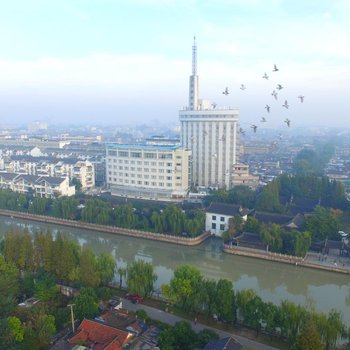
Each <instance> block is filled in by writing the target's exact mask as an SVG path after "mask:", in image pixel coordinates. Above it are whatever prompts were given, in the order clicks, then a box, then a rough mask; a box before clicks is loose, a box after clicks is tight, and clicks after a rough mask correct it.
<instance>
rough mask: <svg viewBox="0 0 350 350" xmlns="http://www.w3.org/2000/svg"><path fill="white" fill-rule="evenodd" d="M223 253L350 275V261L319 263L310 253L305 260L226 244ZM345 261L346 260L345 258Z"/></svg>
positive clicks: (330, 260)
mask: <svg viewBox="0 0 350 350" xmlns="http://www.w3.org/2000/svg"><path fill="white" fill-rule="evenodd" d="M223 251H224V252H225V253H228V254H233V255H240V256H246V257H250V258H254V259H263V260H268V261H276V262H280V263H284V264H290V265H295V266H303V267H308V268H313V269H319V270H325V271H331V272H338V273H343V274H348V275H350V259H349V258H347V264H344V266H342V264H339V265H338V263H337V262H336V261H335V262H333V263H332V260H333V259H334V258H332V259H331V258H330V259H329V261H328V262H325V261H324V260H323V261H321V260H320V261H318V260H317V259H315V257H314V254H312V253H308V254H307V255H306V256H305V257H304V258H302V257H298V256H292V255H284V254H279V253H273V252H265V251H262V250H258V249H253V248H245V247H237V246H233V245H229V244H224V248H223ZM343 259H344V258H343Z"/></svg>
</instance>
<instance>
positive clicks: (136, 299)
mask: <svg viewBox="0 0 350 350" xmlns="http://www.w3.org/2000/svg"><path fill="white" fill-rule="evenodd" d="M126 299H128V300H130V301H131V302H132V303H134V304H139V303H142V302H143V297H141V296H140V295H138V294H129V293H128V294H127V295H126Z"/></svg>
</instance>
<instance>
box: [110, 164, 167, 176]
mask: <svg viewBox="0 0 350 350" xmlns="http://www.w3.org/2000/svg"><path fill="white" fill-rule="evenodd" d="M108 169H119V170H124V171H129V169H130V171H138V172H144V173H148V172H151V173H157V172H158V173H167V174H171V173H172V172H173V170H172V169H157V168H135V167H130V168H129V167H128V166H124V167H123V166H122V165H119V166H118V165H113V166H112V165H110V164H109V165H108ZM157 170H158V171H157Z"/></svg>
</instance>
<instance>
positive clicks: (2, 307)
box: [0, 255, 19, 318]
mask: <svg viewBox="0 0 350 350" xmlns="http://www.w3.org/2000/svg"><path fill="white" fill-rule="evenodd" d="M18 293H19V271H18V270H17V268H16V267H15V266H14V265H13V264H11V263H7V262H5V259H4V258H3V257H2V256H1V255H0V296H1V297H0V318H2V317H6V316H7V315H9V314H10V313H11V311H12V310H13V309H14V307H15V303H16V297H17V295H18Z"/></svg>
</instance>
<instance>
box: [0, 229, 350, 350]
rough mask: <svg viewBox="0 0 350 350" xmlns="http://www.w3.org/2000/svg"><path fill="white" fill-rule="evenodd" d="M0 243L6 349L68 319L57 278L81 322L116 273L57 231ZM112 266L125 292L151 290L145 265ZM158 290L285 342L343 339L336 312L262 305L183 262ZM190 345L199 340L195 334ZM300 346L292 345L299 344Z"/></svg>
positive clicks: (192, 309) (14, 235)
mask: <svg viewBox="0 0 350 350" xmlns="http://www.w3.org/2000/svg"><path fill="white" fill-rule="evenodd" d="M0 248H1V250H0V252H1V254H2V255H0V293H1V298H0V342H1V344H7V345H8V347H7V348H9V349H34V348H35V349H45V348H46V347H47V345H48V342H49V340H50V336H52V335H53V334H54V333H55V332H56V329H59V328H61V327H62V326H63V325H65V324H67V321H69V309H68V308H67V307H66V306H67V303H68V300H67V299H66V298H64V297H62V296H61V295H60V293H59V292H58V289H57V287H56V283H57V279H60V280H61V279H63V280H64V282H63V283H69V282H70V283H71V284H72V285H73V286H75V287H76V288H79V289H80V295H78V296H76V297H74V299H73V303H74V304H75V305H76V306H75V312H76V316H77V317H78V318H79V319H80V320H81V319H83V318H84V317H87V318H92V317H94V316H96V315H97V314H98V301H99V300H101V299H102V300H108V299H109V298H110V297H111V295H112V294H113V290H111V289H108V288H105V287H104V286H105V285H106V284H107V283H108V282H110V281H111V279H112V278H113V277H114V275H115V272H116V263H115V259H113V258H112V257H111V256H110V255H106V254H101V255H98V256H96V255H95V254H94V253H93V252H92V251H91V250H89V249H87V248H85V247H82V248H81V247H79V246H78V245H77V244H76V243H75V242H73V241H70V240H68V239H66V238H65V237H64V236H62V235H61V234H59V233H57V235H56V237H55V239H54V238H53V236H52V234H51V233H50V232H39V233H36V234H35V235H34V237H33V239H31V236H30V234H29V232H28V231H27V230H24V231H23V234H22V236H21V235H20V233H19V232H16V231H10V232H9V233H8V234H7V235H6V236H5V239H4V240H3V241H2V242H1V245H0ZM117 271H118V274H119V275H120V277H121V278H122V277H123V276H125V277H126V286H127V289H128V291H129V292H130V293H135V294H139V295H141V296H145V297H147V296H151V295H152V293H153V292H154V283H155V281H156V279H157V275H156V274H155V273H154V268H153V265H152V264H150V263H147V262H145V261H143V260H137V261H134V262H133V263H131V264H129V265H128V266H127V267H126V268H119V269H118V270H117ZM120 285H122V281H120ZM161 291H162V294H163V296H164V297H165V298H167V299H168V300H169V301H170V302H171V303H173V304H174V305H176V306H177V307H178V308H179V309H181V310H183V311H185V312H186V313H189V314H191V315H195V316H196V317H197V316H198V315H203V316H204V317H208V318H213V317H214V318H215V319H218V320H221V321H223V322H227V323H231V324H233V325H234V324H241V325H244V326H247V327H250V328H252V329H254V330H255V331H256V332H257V333H260V332H262V331H263V332H265V333H267V334H270V335H271V336H276V337H279V338H281V339H282V340H284V341H287V342H288V343H289V344H299V343H300V344H304V342H305V341H307V340H309V339H305V337H306V334H310V333H309V332H311V331H312V334H313V336H314V338H315V339H316V340H315V343H313V346H315V347H314V348H313V349H318V348H317V346H316V345H315V344H316V343H317V341H318V342H321V344H322V346H325V347H326V349H332V348H334V346H335V344H336V342H337V339H339V338H340V337H344V338H346V337H348V339H349V335H350V332H349V330H347V329H346V327H345V325H344V324H343V321H342V316H341V314H340V313H339V312H338V311H335V310H332V311H331V312H329V313H328V314H325V313H320V312H316V311H315V310H313V309H312V308H307V309H306V308H304V307H302V306H300V305H296V304H294V303H292V302H289V301H283V302H282V303H281V304H280V305H275V304H273V303H271V302H264V301H263V300H262V299H261V298H260V297H259V296H258V295H257V294H256V293H255V292H254V291H253V290H250V289H248V290H241V291H237V290H235V289H234V287H233V284H232V282H231V281H229V280H227V279H219V280H218V281H215V280H212V279H205V278H204V277H203V276H202V275H201V273H200V272H199V270H198V269H196V268H195V267H193V266H189V265H183V266H180V267H178V268H177V269H176V270H175V272H174V276H173V277H172V279H171V280H170V283H169V284H166V285H162V286H161ZM29 296H35V297H37V298H39V299H40V300H41V304H40V305H39V306H38V307H35V308H22V309H19V308H16V304H17V303H18V301H20V300H23V299H25V298H27V297H29ZM181 327H182V328H183V327H185V326H181ZM181 327H180V330H181V329H182V328H181ZM175 333H176V332H175ZM172 339H173V338H172ZM163 340H164V342H165V336H164V337H163ZM349 340H350V339H349ZM174 341H175V340H174ZM193 344H198V339H197V338H196V339H193ZM296 346H299V345H296ZM303 346H304V345H300V346H299V347H296V348H295V349H306V348H305V347H303ZM320 349H321V348H320Z"/></svg>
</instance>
